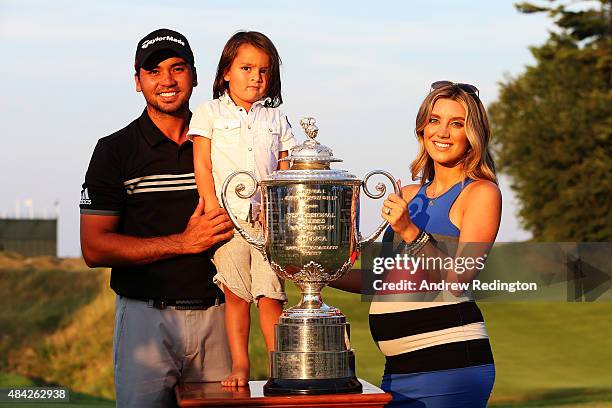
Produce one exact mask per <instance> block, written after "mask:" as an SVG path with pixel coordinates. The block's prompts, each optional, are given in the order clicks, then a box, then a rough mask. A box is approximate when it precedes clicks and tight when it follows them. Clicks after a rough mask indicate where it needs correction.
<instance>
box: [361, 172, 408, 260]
mask: <svg viewBox="0 0 612 408" xmlns="http://www.w3.org/2000/svg"><path fill="white" fill-rule="evenodd" d="M375 174H381V175H383V176H385V177H386V178H388V179H389V180H390V181H391V184H392V185H393V189H394V190H395V194H400V189H399V187H398V185H397V181H396V180H395V178H394V177H393V176H392V175H391V173H389V172H386V171H384V170H374V171H371V172H369V173H368V174H366V175H365V177H364V178H363V182H362V183H361V184H362V185H363V192H364V193H365V195H367V196H368V197H370V198H373V199H375V200H377V199H379V198H381V197H383V196H384V195H385V193H386V192H387V187H386V186H385V185H384V184H383V183H378V184H377V185H376V187H375V188H376V191H378V193H376V194H372V193H370V190H368V180H369V179H370V177H372V176H373V175H375ZM388 225H389V223H388V222H387V221H383V222H382V224H380V225H379V226H378V227H377V228H376V229H375V230H374V232H373V233H372V235H370V236H368V237H367V238H363V237H362V236H361V233H359V244H358V248H359V249H361V248H362V247H364V246H365V245H368V244H371V243H372V242H374V240H375V239H376V238H378V236H379V235H380V234H381V233H382V232H383V231H384V230H385V228H387V226H388Z"/></svg>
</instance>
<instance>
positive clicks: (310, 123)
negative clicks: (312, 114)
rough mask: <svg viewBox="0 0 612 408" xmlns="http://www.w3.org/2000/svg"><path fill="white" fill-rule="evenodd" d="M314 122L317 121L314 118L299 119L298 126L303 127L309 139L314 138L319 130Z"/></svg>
mask: <svg viewBox="0 0 612 408" xmlns="http://www.w3.org/2000/svg"><path fill="white" fill-rule="evenodd" d="M315 123H317V121H316V120H315V118H302V119H301V120H300V126H302V129H304V132H306V136H308V137H309V138H310V140H314V139H315V137H317V133H318V132H319V128H318V127H317V126H316V125H315Z"/></svg>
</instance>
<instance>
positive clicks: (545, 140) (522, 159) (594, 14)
mask: <svg viewBox="0 0 612 408" xmlns="http://www.w3.org/2000/svg"><path fill="white" fill-rule="evenodd" d="M576 3H577V2H575V1H574V2H572V3H571V4H570V5H569V6H568V5H566V4H560V2H559V1H557V0H549V1H548V3H547V4H548V6H538V5H534V4H531V3H521V4H517V5H516V7H517V9H518V10H519V11H521V12H523V13H540V12H547V13H549V15H550V16H551V17H552V18H554V19H555V24H556V26H557V27H558V29H557V30H555V32H551V33H550V37H549V39H548V40H547V41H546V43H545V44H544V45H542V46H539V47H531V52H532V54H533V56H534V57H535V60H536V63H535V65H534V66H528V67H527V68H526V71H525V72H523V73H522V74H520V75H518V76H517V77H507V78H506V79H505V80H504V81H503V82H502V83H501V84H500V85H501V88H500V94H499V99H498V100H497V101H495V102H494V103H493V104H492V105H491V106H490V107H489V112H490V116H491V122H492V130H493V136H494V139H495V140H496V144H495V146H494V147H495V153H496V155H497V165H498V168H499V169H500V170H501V171H502V172H503V173H506V174H508V175H510V176H511V177H512V185H511V187H512V188H513V190H514V191H515V192H516V194H517V196H518V199H519V201H520V210H519V217H520V219H521V221H522V223H523V225H524V227H525V228H526V229H528V230H530V231H531V232H532V233H533V237H534V239H535V240H538V241H583V242H584V241H611V240H612V211H611V206H612V140H611V137H610V135H611V133H612V103H611V102H612V87H611V85H612V52H611V51H612V46H611V45H612V23H611V22H612V19H611V17H612V12H611V9H612V7H611V6H612V0H600V1H599V2H598V3H599V4H598V7H596V8H591V9H586V10H578V11H576V10H574V11H572V10H570V9H569V8H568V7H572V8H573V5H575V4H576ZM582 3H589V4H593V3H594V2H592V1H591V2H582ZM595 3H597V2H595Z"/></svg>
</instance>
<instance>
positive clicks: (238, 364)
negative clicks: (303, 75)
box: [188, 31, 297, 386]
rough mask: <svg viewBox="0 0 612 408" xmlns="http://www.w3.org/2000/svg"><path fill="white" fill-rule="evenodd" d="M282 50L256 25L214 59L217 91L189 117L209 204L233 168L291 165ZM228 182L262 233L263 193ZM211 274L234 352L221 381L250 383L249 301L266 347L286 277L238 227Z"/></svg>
mask: <svg viewBox="0 0 612 408" xmlns="http://www.w3.org/2000/svg"><path fill="white" fill-rule="evenodd" d="M279 71H280V57H279V56H278V52H277V51H276V48H275V47H274V44H272V42H271V41H270V39H269V38H268V37H266V36H265V35H263V34H261V33H258V32H255V31H244V32H238V33H236V34H234V35H233V36H232V37H231V38H230V39H229V41H228V42H227V44H225V47H224V48H223V53H222V54H221V58H220V60H219V65H218V67H217V75H216V78H215V83H214V85H213V98H215V99H213V100H212V101H209V102H206V103H204V104H202V105H200V106H199V107H198V108H197V109H196V111H195V113H194V114H193V117H192V118H191V123H190V124H189V132H188V135H189V137H190V138H191V139H192V140H193V143H194V151H193V157H194V168H195V177H196V182H197V185H198V192H199V193H200V196H201V197H202V198H203V199H204V211H205V212H208V211H210V210H212V209H214V208H217V207H219V202H220V201H221V198H220V197H221V195H220V194H221V186H222V185H223V182H224V181H225V179H226V178H227V176H228V175H230V174H231V173H232V172H234V171H237V170H250V171H252V172H253V173H255V175H256V177H257V179H262V178H263V177H266V176H267V175H268V174H270V173H272V172H273V171H274V170H277V169H280V170H285V169H287V168H288V164H287V163H286V162H280V163H279V162H278V159H280V158H283V157H286V156H287V151H288V150H289V149H290V148H291V147H293V146H295V145H296V144H297V143H296V140H295V137H294V136H293V134H292V133H291V126H290V125H289V122H288V121H287V118H286V116H285V115H284V114H283V113H282V112H280V111H279V110H278V109H277V107H278V106H279V105H280V104H281V103H282V101H283V100H282V97H281V81H280V72H279ZM233 192H234V189H233V188H231V187H230V188H228V202H229V205H230V207H231V210H232V212H233V213H234V214H235V215H236V217H237V218H238V219H240V220H241V223H242V227H243V228H245V229H246V230H247V232H249V233H250V234H251V235H252V236H257V235H258V234H261V225H260V224H259V223H258V222H257V220H258V217H259V209H260V204H261V203H260V194H259V193H257V194H256V195H255V196H254V197H253V198H252V199H251V200H250V203H249V200H243V199H239V198H237V197H236V195H235V194H234V193H233ZM213 260H214V263H215V265H216V267H217V275H216V276H215V277H214V282H215V283H216V284H217V285H219V286H220V287H221V288H222V289H223V292H224V293H225V300H226V311H225V322H226V329H227V335H228V340H229V345H230V352H231V355H232V373H231V375H230V376H229V377H227V378H226V379H225V380H223V381H221V383H222V385H224V386H247V385H248V380H249V371H250V367H249V356H248V340H249V326H250V319H251V318H250V303H251V302H253V301H255V302H256V303H257V307H258V308H259V324H260V327H261V331H262V332H263V335H264V339H265V341H266V346H267V348H268V352H269V351H271V350H273V347H274V325H275V324H276V323H277V322H278V318H279V316H280V314H281V312H282V305H283V303H284V302H286V300H287V296H286V294H285V292H284V288H283V282H282V280H280V279H279V278H278V277H277V276H276V274H275V273H274V272H273V271H272V269H271V268H270V266H269V265H268V264H267V262H265V261H264V259H263V257H262V256H261V254H260V253H259V252H258V251H257V250H255V249H254V248H252V247H251V246H250V245H249V244H247V243H246V241H244V239H243V238H242V237H240V236H239V235H237V234H236V235H235V236H234V237H233V238H232V239H231V240H230V241H227V242H226V243H224V244H223V245H222V246H221V247H219V248H218V249H217V250H216V251H215V254H214V256H213Z"/></svg>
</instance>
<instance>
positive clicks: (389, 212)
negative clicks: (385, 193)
mask: <svg viewBox="0 0 612 408" xmlns="http://www.w3.org/2000/svg"><path fill="white" fill-rule="evenodd" d="M397 184H398V187H400V189H401V186H400V181H399V180H398V182H397ZM381 216H382V217H383V219H385V220H386V221H388V222H389V225H391V228H393V231H395V233H396V234H399V235H400V236H401V237H402V239H403V240H404V241H405V242H412V241H413V240H414V239H415V238H416V237H417V235H419V229H418V227H417V226H416V225H414V224H413V223H412V221H411V220H410V216H409V215H408V203H407V202H406V200H404V199H403V198H402V196H400V195H397V194H395V193H392V194H390V195H389V197H387V199H386V200H385V202H384V204H383V208H382V210H381Z"/></svg>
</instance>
